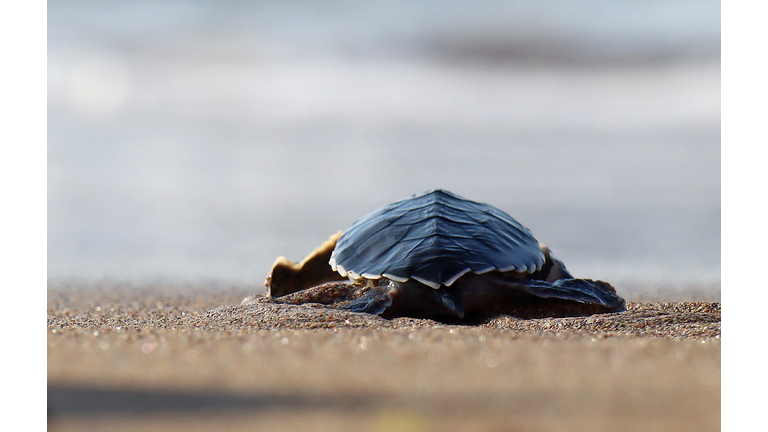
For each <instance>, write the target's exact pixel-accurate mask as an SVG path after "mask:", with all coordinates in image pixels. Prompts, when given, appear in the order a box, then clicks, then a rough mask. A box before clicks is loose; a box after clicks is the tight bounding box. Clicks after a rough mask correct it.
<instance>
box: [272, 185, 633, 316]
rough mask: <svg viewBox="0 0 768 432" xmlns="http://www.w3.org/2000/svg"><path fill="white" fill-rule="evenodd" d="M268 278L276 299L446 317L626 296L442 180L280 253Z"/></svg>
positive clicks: (576, 309) (617, 300)
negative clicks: (579, 274)
mask: <svg viewBox="0 0 768 432" xmlns="http://www.w3.org/2000/svg"><path fill="white" fill-rule="evenodd" d="M347 279H348V282H347V283H339V282H338V281H340V280H347ZM333 281H337V282H336V283H329V282H333ZM265 285H266V286H267V295H268V296H269V297H270V298H271V299H272V300H273V301H275V302H278V303H293V304H300V303H324V304H328V305H332V306H334V307H338V308H342V309H346V310H351V311H356V312H368V313H373V314H378V315H381V316H382V317H385V318H392V317H398V316H407V317H414V318H431V319H436V320H439V321H444V322H454V321H478V320H482V319H485V318H488V317H491V316H496V315H500V314H508V315H514V316H519V317H523V318H528V317H540V316H572V315H587V314H592V313H605V312H616V311H621V310H624V304H625V302H624V300H623V299H622V298H621V297H619V296H618V295H617V294H616V291H615V290H614V289H613V287H612V286H611V285H610V284H608V283H606V282H601V281H593V280H587V279H574V278H573V276H571V274H570V273H569V272H568V270H566V268H565V265H564V264H563V263H562V262H561V261H559V260H558V259H556V258H555V257H554V256H553V255H552V252H551V251H550V250H549V248H547V247H546V246H544V245H540V244H539V242H538V241H536V239H535V238H534V237H533V235H532V234H531V232H530V231H529V230H528V229H527V228H525V227H524V226H523V225H521V224H520V223H518V222H517V221H516V220H514V219H513V218H512V217H510V216H509V215H508V214H506V213H504V212H503V211H501V210H499V209H497V208H495V207H492V206H490V205H488V204H482V203H478V202H474V201H470V200H468V199H465V198H462V197H460V196H458V195H455V194H453V193H451V192H448V191H446V190H442V189H434V190H430V191H427V192H424V193H422V194H418V195H414V196H412V197H410V198H407V199H404V200H401V201H397V202H394V203H392V204H389V205H386V206H384V207H381V208H379V209H378V210H375V211H374V212H372V213H370V214H368V215H366V216H363V217H362V218H361V219H359V220H358V221H357V222H355V223H354V224H353V225H352V226H351V227H349V228H348V229H347V230H346V231H344V232H343V233H341V232H339V233H337V234H334V235H333V236H331V238H330V239H329V240H328V241H326V242H325V243H323V245H322V246H320V247H319V248H317V249H316V250H315V251H314V252H312V253H311V254H310V255H308V256H307V257H306V258H305V259H304V260H302V261H301V262H299V263H294V262H291V261H289V260H288V259H286V258H285V257H280V258H278V259H277V261H276V262H275V263H274V265H273V266H272V270H271V271H270V273H269V274H268V275H267V278H266V282H265Z"/></svg>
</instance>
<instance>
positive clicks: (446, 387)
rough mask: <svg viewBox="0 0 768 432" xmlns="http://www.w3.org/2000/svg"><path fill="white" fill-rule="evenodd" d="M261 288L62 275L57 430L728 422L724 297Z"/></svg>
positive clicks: (55, 378) (54, 360)
mask: <svg viewBox="0 0 768 432" xmlns="http://www.w3.org/2000/svg"><path fill="white" fill-rule="evenodd" d="M254 292H256V290H255V289H245V288H242V287H229V288H227V287H216V288H215V289H214V288H211V289H205V288H201V287H179V286H166V285H164V284H161V283H155V284H149V285H145V286H126V285H121V284H111V283H104V284H95V285H90V286H78V285H77V284H70V285H66V284H59V285H54V286H51V287H49V292H48V386H49V389H48V405H49V407H48V408H49V430H52V431H67V430H116V431H121V430H146V431H168V430H180V429H184V430H192V431H196V430H201V431H202V430H267V429H269V430H314V431H323V430H329V431H330V430H335V431H338V430H342V431H343V430H350V431H352V430H363V431H365V430H370V431H393V430H402V431H422V430H445V431H452V430H457V431H459V430H461V431H473V430H477V431H489V430H491V431H493V430H499V431H502V430H504V431H507V430H512V431H515V430H521V431H538V430H593V431H600V430H606V431H607V430H627V431H633V430H637V431H640V430H643V431H645V430H676V431H687V430H690V431H706V430H719V428H720V303H719V302H693V301H690V302H648V303H645V302H644V303H639V302H633V301H631V299H628V310H627V311H626V312H621V313H616V314H606V315H594V316H591V317H577V318H548V319H534V320H520V319H515V318H511V317H498V318H495V319H493V320H490V321H488V322H486V323H485V324H483V325H479V326H455V325H444V324H441V323H437V322H434V321H429V320H416V319H405V318H401V319H395V320H391V321H388V320H383V319H381V318H378V317H374V316H370V315H365V314H355V313H350V312H342V311H337V310H334V309H330V308H327V307H323V306H319V305H303V306H295V305H276V304H272V303H268V302H265V301H264V299H262V298H259V297H258V296H253V293H254Z"/></svg>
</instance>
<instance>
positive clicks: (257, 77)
mask: <svg viewBox="0 0 768 432" xmlns="http://www.w3.org/2000/svg"><path fill="white" fill-rule="evenodd" d="M436 187H440V188H445V189H448V190H450V191H452V192H454V193H457V194H459V195H463V196H464V197H467V198H470V199H473V200H476V201H482V202H486V203H489V204H492V205H494V206H496V207H498V208H500V209H501V210H504V211H505V212H507V213H509V214H510V215H511V216H512V217H514V218H515V219H517V220H518V221H519V222H520V223H522V224H523V225H525V226H527V227H528V228H530V229H531V230H532V231H533V233H534V235H535V236H536V238H537V239H538V240H539V241H541V242H543V243H546V244H547V245H549V246H550V247H551V248H552V249H553V250H554V252H555V253H556V255H557V256H558V257H559V258H561V259H562V260H563V261H564V262H565V263H566V264H567V266H568V268H569V270H571V272H572V273H574V274H575V275H576V276H581V277H588V278H595V279H603V280H607V281H610V282H612V283H614V285H616V286H617V288H618V289H619V290H620V292H621V291H622V290H625V292H627V291H633V292H635V293H642V292H643V290H646V291H647V290H654V289H656V290H672V291H675V290H677V291H680V292H682V291H683V290H694V291H697V292H699V294H701V293H703V294H702V295H704V296H705V297H706V296H709V297H715V298H719V295H720V2H719V1H714V0H695V1H693V0H691V1H689V0H664V1H661V0H647V1H630V0H614V1H606V0H560V1H491V0H481V1H471V2H470V1H422V2H409V1H378V2H355V1H325V2H312V1H298V0H281V1H229V2H213V1H192V0H178V1H165V0H152V1H146V0H135V1H130V2H103V1H74V0H69V1H65V0H51V1H49V2H48V278H49V281H52V282H54V283H55V282H57V281H59V282H60V281H67V280H85V281H94V280H104V279H115V280H134V281H146V280H165V281H172V282H175V283H187V282H192V283H226V284H242V285H245V286H252V287H253V288H254V289H261V284H262V282H263V280H264V276H265V275H266V273H267V271H268V270H269V268H270V266H271V264H272V262H273V261H274V259H275V258H276V257H277V256H279V255H285V256H287V257H289V258H290V259H293V260H300V259H301V258H302V257H303V256H304V255H305V254H306V253H308V252H310V251H311V250H312V249H314V248H315V247H316V246H318V245H319V244H320V243H321V242H322V241H324V240H325V239H326V238H327V237H328V236H329V235H330V234H332V233H334V232H336V231H337V230H340V229H344V228H346V227H347V226H349V225H350V224H351V223H353V222H354V221H355V220H356V219H358V218H359V217H361V216H363V215H364V214H366V213H368V212H370V211H372V210H374V209H376V208H377V207H379V206H381V205H384V204H387V203H389V202H391V201H394V200H397V199H401V198H406V197H408V196H410V195H412V194H415V193H419V192H423V191H425V190H428V189H432V188H436Z"/></svg>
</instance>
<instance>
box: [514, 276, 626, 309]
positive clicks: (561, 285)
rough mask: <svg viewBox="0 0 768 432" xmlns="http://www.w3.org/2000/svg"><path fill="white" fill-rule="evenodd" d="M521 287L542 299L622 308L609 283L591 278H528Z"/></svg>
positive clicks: (622, 302) (621, 302)
mask: <svg viewBox="0 0 768 432" xmlns="http://www.w3.org/2000/svg"><path fill="white" fill-rule="evenodd" d="M520 285H521V288H522V289H523V290H524V291H525V292H527V293H529V294H532V295H534V296H536V297H539V298H542V299H561V300H572V301H576V302H579V303H589V304H594V305H600V306H604V307H606V308H608V309H610V310H612V311H618V310H624V305H625V302H624V299H622V298H621V297H619V296H618V295H617V294H616V290H615V289H614V288H613V287H612V286H611V284H609V283H607V282H603V281H596V280H591V279H559V280H556V281H554V282H547V281H538V280H528V281H523V282H520Z"/></svg>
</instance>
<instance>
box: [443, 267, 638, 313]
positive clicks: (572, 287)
mask: <svg viewBox="0 0 768 432" xmlns="http://www.w3.org/2000/svg"><path fill="white" fill-rule="evenodd" d="M455 289H458V290H460V291H461V297H462V299H463V302H464V308H465V311H466V316H467V318H468V319H470V320H482V319H485V318H489V317H493V316H497V315H512V316H516V317H520V318H541V317H566V316H584V315H592V314H596V313H610V312H620V311H623V310H625V301H624V299H622V298H621V297H619V296H618V295H617V294H616V290H615V289H614V288H613V287H612V286H611V285H610V284H608V283H606V282H602V281H594V280H589V279H573V278H568V279H559V280H556V281H554V282H548V281H546V280H535V279H528V280H520V279H515V278H512V277H510V276H509V275H505V274H503V273H487V274H482V275H467V276H465V277H464V278H461V279H459V280H458V281H457V282H456V284H455Z"/></svg>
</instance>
